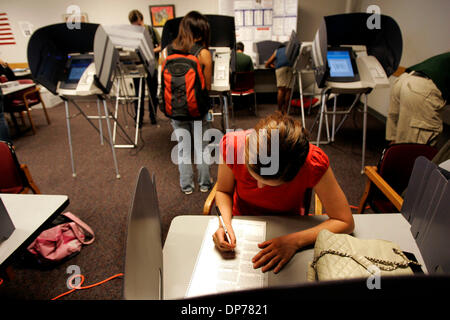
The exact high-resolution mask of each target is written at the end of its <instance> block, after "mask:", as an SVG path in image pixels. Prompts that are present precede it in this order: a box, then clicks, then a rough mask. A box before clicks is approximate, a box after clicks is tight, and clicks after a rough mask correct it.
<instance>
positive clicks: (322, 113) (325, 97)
mask: <svg viewBox="0 0 450 320" xmlns="http://www.w3.org/2000/svg"><path fill="white" fill-rule="evenodd" d="M328 97H329V93H327V92H326V90H324V91H323V92H322V106H321V107H320V111H319V112H320V118H319V128H318V130H317V141H316V145H317V146H319V145H320V143H322V144H327V143H330V130H329V127H328V115H327V106H326V104H327V100H328ZM324 116H325V128H326V130H327V140H326V141H320V135H321V132H322V123H323V118H324Z"/></svg>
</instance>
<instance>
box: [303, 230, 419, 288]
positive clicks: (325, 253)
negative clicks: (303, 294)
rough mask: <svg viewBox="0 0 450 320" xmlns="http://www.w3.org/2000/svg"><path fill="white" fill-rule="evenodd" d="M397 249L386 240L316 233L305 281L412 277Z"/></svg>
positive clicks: (407, 263) (404, 257) (403, 256)
mask: <svg viewBox="0 0 450 320" xmlns="http://www.w3.org/2000/svg"><path fill="white" fill-rule="evenodd" d="M411 263H412V264H416V265H419V266H420V264H419V263H417V262H415V261H412V260H409V259H408V258H407V257H406V256H405V254H404V253H403V252H402V251H401V250H400V248H399V246H398V245H397V244H395V243H393V242H390V241H386V240H363V239H357V238H355V237H352V236H350V235H348V234H335V233H332V232H330V231H328V230H326V229H324V230H322V231H320V232H319V234H318V236H317V240H316V244H315V246H314V260H313V261H312V262H311V263H310V265H309V268H308V281H317V280H319V281H320V280H338V279H351V278H367V277H369V276H371V275H377V274H378V275H380V276H384V275H408V274H413V271H412V270H411V268H410V266H409V265H410V264H411Z"/></svg>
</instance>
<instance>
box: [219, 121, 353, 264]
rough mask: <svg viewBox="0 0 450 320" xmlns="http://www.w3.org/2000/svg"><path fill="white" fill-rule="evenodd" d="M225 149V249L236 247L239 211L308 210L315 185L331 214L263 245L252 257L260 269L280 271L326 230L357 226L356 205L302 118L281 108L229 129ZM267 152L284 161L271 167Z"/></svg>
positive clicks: (222, 166) (222, 169) (222, 146)
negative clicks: (352, 207)
mask: <svg viewBox="0 0 450 320" xmlns="http://www.w3.org/2000/svg"><path fill="white" fill-rule="evenodd" d="M261 133H262V134H261ZM277 136H278V137H277ZM263 137H266V139H264V138H263ZM274 139H275V140H274ZM264 140H267V141H265V142H266V143H265V142H264ZM277 140H278V143H276V142H277ZM273 142H275V143H273ZM220 150H221V156H222V160H223V162H222V163H220V164H219V171H218V177H217V192H216V205H217V206H218V208H219V210H220V211H221V213H222V216H223V220H224V223H225V226H226V227H227V229H228V232H229V234H230V240H231V243H229V242H228V241H227V240H226V236H225V232H224V229H223V227H222V225H220V226H219V228H218V229H217V231H216V232H215V234H214V235H213V241H214V243H215V245H216V247H217V248H218V249H219V250H221V251H224V252H226V251H231V250H233V249H234V248H235V246H236V241H239V239H236V236H235V234H234V232H233V228H232V224H231V221H232V218H233V216H237V215H303V214H307V212H304V206H305V204H304V203H303V199H304V194H305V191H306V190H307V189H309V188H314V191H315V192H316V194H317V195H318V196H319V198H320V200H321V202H322V204H323V206H324V207H325V210H326V212H327V215H328V216H329V219H328V220H326V221H324V222H322V223H321V224H319V225H317V226H315V227H313V228H310V229H306V230H299V231H298V232H295V233H292V234H287V235H284V236H281V237H278V238H274V239H269V240H267V241H265V242H263V243H260V244H258V246H259V248H260V249H261V251H260V252H259V253H258V254H257V255H256V256H254V257H253V259H252V262H253V267H254V268H255V269H256V268H260V267H262V271H263V272H266V271H268V270H270V269H272V268H274V272H275V273H277V272H279V271H280V270H281V268H282V267H283V266H284V265H285V264H286V263H288V262H289V261H290V259H291V258H292V256H293V255H294V254H295V253H296V251H297V250H299V249H301V248H302V247H305V246H307V245H310V244H312V243H314V242H315V240H316V237H317V235H318V233H319V231H320V230H322V229H328V230H329V231H331V232H334V233H350V232H352V231H353V228H354V221H353V216H352V213H351V211H350V206H349V204H348V202H347V199H346V197H345V195H344V193H343V191H342V189H341V187H340V186H339V184H338V182H337V181H336V178H335V176H334V174H333V171H332V169H331V167H330V165H329V160H328V157H327V155H326V154H325V153H324V152H323V151H322V150H321V149H320V148H319V147H316V146H315V145H313V144H311V143H309V141H308V138H307V134H306V131H305V129H304V128H303V127H302V125H301V123H300V122H299V121H297V120H295V119H294V118H292V117H290V116H288V115H285V114H282V113H280V112H276V113H275V114H273V115H270V116H268V117H267V118H265V119H262V120H260V122H259V123H258V124H257V125H256V127H255V128H254V130H247V131H237V132H230V133H227V134H226V135H225V136H223V138H222V140H221V144H220ZM257 150H259V153H258V152H257ZM262 154H264V155H266V156H267V155H271V156H273V155H275V154H278V159H276V157H274V158H272V161H275V162H278V166H276V165H275V166H274V168H276V167H278V170H272V169H274V168H270V166H271V165H272V164H273V163H274V162H272V161H271V162H272V163H271V164H270V166H269V165H268V164H267V161H261V155H262ZM240 160H241V161H240ZM276 160H278V161H276ZM263 163H265V164H263ZM268 169H270V170H268Z"/></svg>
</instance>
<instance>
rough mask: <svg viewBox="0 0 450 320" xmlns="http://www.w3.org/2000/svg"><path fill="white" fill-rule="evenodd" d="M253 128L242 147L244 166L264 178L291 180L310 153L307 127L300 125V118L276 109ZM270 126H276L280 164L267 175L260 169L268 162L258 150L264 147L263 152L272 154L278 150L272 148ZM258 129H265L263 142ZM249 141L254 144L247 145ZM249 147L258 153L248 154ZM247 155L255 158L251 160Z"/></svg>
mask: <svg viewBox="0 0 450 320" xmlns="http://www.w3.org/2000/svg"><path fill="white" fill-rule="evenodd" d="M254 129H255V132H254V135H253V137H252V136H250V137H249V139H248V140H247V143H246V148H245V163H246V164H247V167H248V168H249V169H250V170H251V171H253V172H254V173H256V174H257V175H259V176H260V177H262V178H264V179H267V180H281V181H284V182H289V181H291V180H293V179H294V178H295V176H296V175H297V173H298V172H299V170H300V168H301V167H302V166H303V164H304V163H305V161H306V157H307V156H308V153H309V141H308V132H307V130H306V129H304V128H303V126H302V124H301V123H300V121H298V120H295V119H294V118H292V117H290V116H288V115H286V114H283V113H281V112H279V111H278V112H276V113H275V114H273V115H270V116H268V117H266V118H264V119H262V120H260V121H259V122H258V124H257V125H256V127H255V128H254ZM273 130H278V142H279V143H278V154H279V159H278V161H279V165H278V171H277V172H275V173H274V174H270V175H267V174H264V173H263V172H264V171H263V170H262V169H263V168H267V167H270V165H271V164H264V163H262V162H261V159H260V156H259V154H260V153H261V150H263V151H264V153H265V155H267V156H269V157H272V158H273V155H274V152H276V151H277V150H271V139H272V135H273ZM261 132H263V133H264V140H265V141H264V142H263V143H261V135H260V133H261ZM252 144H253V147H251V146H250V145H252ZM255 144H257V148H255ZM261 148H263V149H261ZM252 150H258V151H257V153H258V154H257V155H251V154H250V153H251V152H252ZM250 159H254V160H256V161H250ZM272 160H273V159H272ZM250 162H254V163H250Z"/></svg>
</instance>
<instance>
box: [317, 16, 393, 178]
mask: <svg viewBox="0 0 450 320" xmlns="http://www.w3.org/2000/svg"><path fill="white" fill-rule="evenodd" d="M370 16H371V15H370V14H367V13H349V14H339V15H333V16H327V17H324V19H323V20H322V23H321V25H320V27H319V29H318V30H317V33H316V35H315V38H314V41H313V42H312V57H313V62H314V73H315V79H316V82H317V86H318V87H319V88H320V89H321V90H322V93H321V102H322V103H321V109H320V112H319V128H318V134H317V142H316V143H317V145H319V144H320V143H329V142H332V141H334V135H335V133H336V132H337V131H338V130H339V129H340V127H341V126H342V124H343V122H344V121H345V119H346V118H347V117H348V115H349V113H350V112H351V111H352V109H353V108H354V107H355V106H356V104H357V102H358V101H359V100H360V98H361V97H364V107H363V138H362V160H361V172H362V173H363V170H364V159H365V148H366V127H367V95H368V94H369V93H370V92H371V91H372V90H373V89H374V88H376V87H389V80H388V77H389V76H390V75H391V74H392V73H394V72H395V70H396V69H397V68H398V65H399V63H400V58H401V54H402V36H401V32H400V28H399V27H398V25H397V23H396V22H395V21H394V20H393V19H392V18H391V17H389V16H385V15H380V27H379V28H373V29H369V27H368V26H367V21H368V19H369V17H370ZM330 94H336V95H338V94H354V95H355V99H354V101H353V103H352V105H351V106H350V108H348V109H347V110H346V111H337V110H336V99H335V100H334V106H333V111H328V110H327V106H326V102H327V100H328V98H329V96H330ZM337 114H341V115H343V118H342V119H341V122H340V123H339V124H338V125H337V126H336V124H335V119H336V115H337ZM328 115H332V116H333V117H332V128H331V136H330V129H329V125H328ZM324 121H325V126H326V132H327V140H325V141H321V140H320V136H321V130H322V124H323V122H324Z"/></svg>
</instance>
